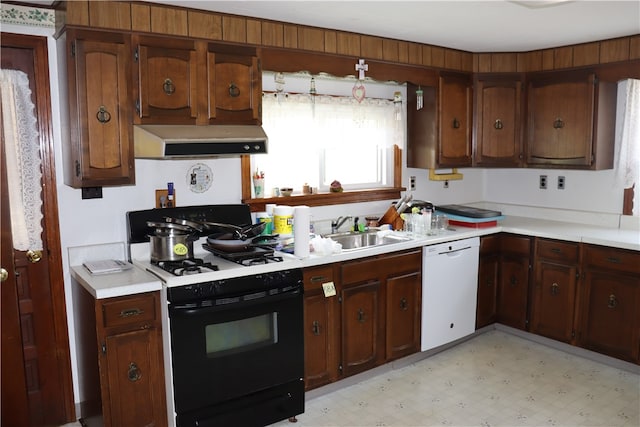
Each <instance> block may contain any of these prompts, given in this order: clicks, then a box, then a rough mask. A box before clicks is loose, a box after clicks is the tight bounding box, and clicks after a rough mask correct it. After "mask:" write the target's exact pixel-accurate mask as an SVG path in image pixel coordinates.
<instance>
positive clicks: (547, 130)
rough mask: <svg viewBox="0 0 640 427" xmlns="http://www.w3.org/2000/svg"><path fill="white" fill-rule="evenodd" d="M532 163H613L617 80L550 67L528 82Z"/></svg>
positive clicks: (593, 166)
mask: <svg viewBox="0 0 640 427" xmlns="http://www.w3.org/2000/svg"><path fill="white" fill-rule="evenodd" d="M527 96H528V117H527V137H526V141H527V159H526V160H527V164H528V165H529V166H540V167H563V168H567V167H569V168H575V169H593V170H596V169H611V168H612V167H613V150H614V133H615V110H616V84H615V83H611V82H604V81H601V80H600V79H598V78H597V77H596V75H595V74H594V73H584V72H581V73H577V72H573V73H571V72H570V73H558V72H555V73H546V74H542V73H541V74H534V75H531V76H530V80H529V83H528V90H527Z"/></svg>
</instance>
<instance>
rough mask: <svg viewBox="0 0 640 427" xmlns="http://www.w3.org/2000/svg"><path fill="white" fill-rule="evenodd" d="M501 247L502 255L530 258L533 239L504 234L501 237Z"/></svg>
mask: <svg viewBox="0 0 640 427" xmlns="http://www.w3.org/2000/svg"><path fill="white" fill-rule="evenodd" d="M500 246H501V251H502V253H507V252H508V253H510V254H517V255H522V256H527V257H528V256H529V254H530V253H531V239H529V237H526V236H515V235H511V234H503V235H501V236H500Z"/></svg>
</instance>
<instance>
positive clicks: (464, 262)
mask: <svg viewBox="0 0 640 427" xmlns="http://www.w3.org/2000/svg"><path fill="white" fill-rule="evenodd" d="M479 253H480V238H478V237H473V238H470V239H463V240H455V241H452V242H447V243H440V244H437V245H432V246H425V247H424V248H423V250H422V340H421V350H422V351H425V350H429V349H432V348H435V347H438V346H441V345H443V344H447V343H450V342H452V341H455V340H457V339H458V338H462V337H464V336H467V335H469V334H472V333H473V332H474V331H475V329H476V298H477V294H478V258H479Z"/></svg>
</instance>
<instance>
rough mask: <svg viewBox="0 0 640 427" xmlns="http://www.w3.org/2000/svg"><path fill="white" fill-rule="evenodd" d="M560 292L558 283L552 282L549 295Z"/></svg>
mask: <svg viewBox="0 0 640 427" xmlns="http://www.w3.org/2000/svg"><path fill="white" fill-rule="evenodd" d="M559 293H560V285H558V284H557V283H554V284H552V285H551V295H558V294H559Z"/></svg>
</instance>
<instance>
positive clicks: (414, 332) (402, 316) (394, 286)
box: [385, 270, 422, 360]
mask: <svg viewBox="0 0 640 427" xmlns="http://www.w3.org/2000/svg"><path fill="white" fill-rule="evenodd" d="M421 282H422V274H421V272H420V271H419V270H418V271H410V272H407V273H400V274H398V275H394V276H392V277H389V278H388V279H387V285H386V286H387V301H386V306H387V321H386V327H387V328H386V331H385V336H386V356H387V357H386V358H387V360H395V359H399V358H401V357H403V356H407V355H409V354H412V353H415V352H417V351H418V350H419V349H420V337H421V334H420V318H421V306H422V298H421V295H422V285H421Z"/></svg>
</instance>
